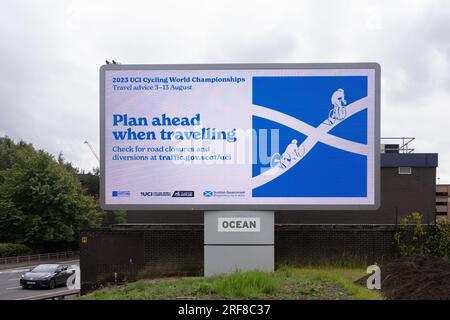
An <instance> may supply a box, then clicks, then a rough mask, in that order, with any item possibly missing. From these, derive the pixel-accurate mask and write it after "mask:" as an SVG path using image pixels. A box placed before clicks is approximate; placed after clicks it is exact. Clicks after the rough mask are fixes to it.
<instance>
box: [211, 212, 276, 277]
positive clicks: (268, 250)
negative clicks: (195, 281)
mask: <svg viewBox="0 0 450 320" xmlns="http://www.w3.org/2000/svg"><path fill="white" fill-rule="evenodd" d="M204 218H205V220H204V221H205V227H204V233H205V237H204V275H205V277H209V276H213V275H218V274H227V273H231V272H235V271H248V270H262V271H267V272H272V271H274V265H275V263H274V260H275V259H274V212H273V211H205V213H204Z"/></svg>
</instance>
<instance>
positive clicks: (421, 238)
mask: <svg viewBox="0 0 450 320" xmlns="http://www.w3.org/2000/svg"><path fill="white" fill-rule="evenodd" d="M411 229H412V230H411ZM394 242H395V245H396V246H397V249H398V251H399V253H400V255H402V256H412V255H419V256H434V257H439V258H443V259H450V223H449V222H448V221H441V222H437V223H436V224H435V225H434V226H430V227H429V228H427V229H425V228H424V226H423V225H422V215H421V214H420V213H418V212H413V213H411V214H410V215H408V216H406V217H405V218H403V219H402V222H401V225H400V228H399V230H398V231H397V232H396V233H395V235H394Z"/></svg>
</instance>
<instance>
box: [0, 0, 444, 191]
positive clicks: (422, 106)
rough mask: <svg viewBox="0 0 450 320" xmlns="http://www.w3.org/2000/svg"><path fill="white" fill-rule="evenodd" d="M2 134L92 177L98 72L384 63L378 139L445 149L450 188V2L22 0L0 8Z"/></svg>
mask: <svg viewBox="0 0 450 320" xmlns="http://www.w3.org/2000/svg"><path fill="white" fill-rule="evenodd" d="M0 21H1V24H2V25H1V28H0V63H1V64H0V70H1V71H0V99H1V103H0V135H8V136H10V137H11V138H13V139H14V140H20V139H23V140H25V141H27V142H31V143H33V145H34V146H35V147H37V148H40V149H45V150H47V151H48V152H50V153H52V154H55V155H57V154H58V153H59V152H60V151H62V152H63V153H64V155H65V157H66V158H67V159H68V160H69V161H71V162H72V163H73V164H74V165H76V166H78V167H80V168H82V169H85V170H90V169H92V168H93V167H95V166H97V161H96V159H95V158H94V156H93V155H92V154H91V152H90V151H89V149H88V147H87V146H86V145H84V144H83V142H84V141H85V140H88V141H89V142H90V143H91V144H92V145H93V147H94V148H95V149H96V151H97V152H98V150H99V132H98V131H99V129H98V123H99V116H98V113H99V112H98V109H99V103H98V98H99V97H98V95H99V92H98V91H99V90H98V86H99V85H98V69H99V67H100V65H102V64H103V63H104V61H105V59H108V60H110V59H115V60H117V61H120V62H122V63H131V64H136V63H141V64H148V63H152V64H153V63H242V62H246V63H256V62H267V63H268V62H291V63H293V62H298V63H305V62H379V63H380V64H381V67H382V72H381V74H382V88H381V96H382V99H381V108H382V109H381V110H382V113H381V114H382V117H381V118H382V119H381V120H382V122H381V132H382V136H413V137H416V141H415V142H414V143H413V147H415V148H416V152H437V153H439V168H438V174H437V175H438V177H440V178H441V179H440V182H441V183H443V182H447V183H450V148H449V147H450V141H449V140H450V1H448V0H442V1H411V0H409V1H392V0H391V1H361V0H357V1H317V0H314V1H298V0H296V1H280V0H272V1H261V0H259V1H244V0H239V1H230V0H227V1H217V0H215V1H194V0H190V1H189V0H184V1H167V0H164V1H149V0H147V1H133V0H127V1H111V0H108V1H94V0H86V1H80V0H77V1H63V0H54V1H44V0H40V1H31V0H29V1H24V0H6V1H5V0H2V7H1V10H0Z"/></svg>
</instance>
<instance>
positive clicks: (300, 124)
mask: <svg viewBox="0 0 450 320" xmlns="http://www.w3.org/2000/svg"><path fill="white" fill-rule="evenodd" d="M340 90H342V89H340ZM338 91H339V90H336V91H335V93H336V92H338ZM333 96H334V94H333ZM335 98H336V99H337V101H341V102H336V103H337V105H338V106H339V107H342V108H344V109H345V115H344V117H343V118H342V119H339V118H338V117H336V118H334V121H333V122H332V123H330V122H328V121H327V120H329V119H325V121H324V122H323V123H321V124H320V125H319V126H318V127H317V128H316V127H314V126H311V125H309V124H307V123H306V122H304V121H301V120H299V119H297V118H294V117H292V116H289V115H287V114H284V113H282V112H279V111H276V110H273V109H269V108H265V107H261V106H257V105H253V106H252V113H253V115H255V116H257V117H260V118H265V119H268V120H272V121H275V122H278V123H280V124H282V125H284V126H287V127H290V128H292V129H294V130H296V131H298V132H301V133H303V134H304V135H306V136H307V138H306V139H305V140H304V141H303V143H302V144H301V145H300V146H298V148H297V151H296V152H294V155H295V154H296V155H297V156H295V157H290V158H289V161H287V160H286V161H284V160H283V155H284V154H285V153H286V152H285V153H283V155H281V156H280V155H278V156H276V155H275V157H272V161H271V168H270V169H268V170H266V171H264V172H263V173H262V174H260V175H258V176H256V177H254V178H253V179H252V188H253V189H254V188H257V187H259V186H262V185H264V184H266V183H268V182H270V181H271V180H274V179H276V178H277V177H279V176H280V175H282V174H283V173H285V172H287V171H288V170H289V169H290V168H292V167H293V166H294V165H296V164H297V163H298V162H299V161H301V159H303V158H304V157H305V156H306V155H307V154H308V153H309V152H310V151H311V150H312V149H313V147H314V146H315V145H316V143H317V142H322V143H324V144H327V145H329V146H332V147H335V148H338V149H341V150H344V151H347V152H352V153H356V154H361V155H366V156H367V155H368V154H369V147H368V145H366V144H362V143H358V142H354V141H350V140H347V139H343V138H340V137H337V136H334V135H331V134H329V133H328V132H329V131H330V130H331V129H333V128H334V127H335V126H337V125H338V124H339V123H341V122H343V121H345V119H347V118H349V117H351V116H352V115H354V114H356V113H358V112H360V111H362V110H364V109H366V108H367V105H368V97H365V98H362V99H359V100H357V101H355V102H353V103H351V104H349V105H347V106H345V107H344V104H345V103H346V101H345V99H344V98H345V97H344V91H343V90H342V92H339V94H336V96H335ZM332 100H333V97H332ZM333 107H335V105H334V104H333ZM333 110H334V108H333ZM291 144H293V142H292V143H291ZM288 147H289V146H288ZM286 151H288V150H286ZM292 152H293V150H292V148H291V149H289V152H288V153H287V154H286V156H287V155H289V156H291V154H292ZM283 163H284V164H283ZM286 164H289V165H287V166H286Z"/></svg>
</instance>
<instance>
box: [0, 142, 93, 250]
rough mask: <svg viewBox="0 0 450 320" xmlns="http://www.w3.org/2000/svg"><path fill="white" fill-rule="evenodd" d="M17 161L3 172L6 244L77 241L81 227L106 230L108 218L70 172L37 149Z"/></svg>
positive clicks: (0, 217)
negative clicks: (103, 220) (103, 221)
mask: <svg viewBox="0 0 450 320" xmlns="http://www.w3.org/2000/svg"><path fill="white" fill-rule="evenodd" d="M13 157H14V161H13V162H12V164H11V166H10V168H9V169H6V170H2V171H0V177H1V179H2V182H0V241H2V240H3V241H8V242H17V243H25V244H32V245H36V244H41V243H45V242H47V241H66V242H67V241H75V240H76V239H77V237H78V236H77V234H78V230H79V228H80V227H96V226H99V225H100V223H101V215H102V213H101V212H98V211H97V210H96V203H95V201H94V199H93V198H92V197H90V196H87V195H84V194H83V189H82V187H81V184H80V182H79V181H78V180H77V178H76V177H75V176H74V174H73V171H71V170H68V168H67V166H65V165H64V164H60V163H58V161H56V160H55V159H54V158H53V157H52V156H51V155H49V154H48V153H46V152H44V151H36V150H34V149H33V148H32V147H27V148H17V150H15V153H14V156H13Z"/></svg>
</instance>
